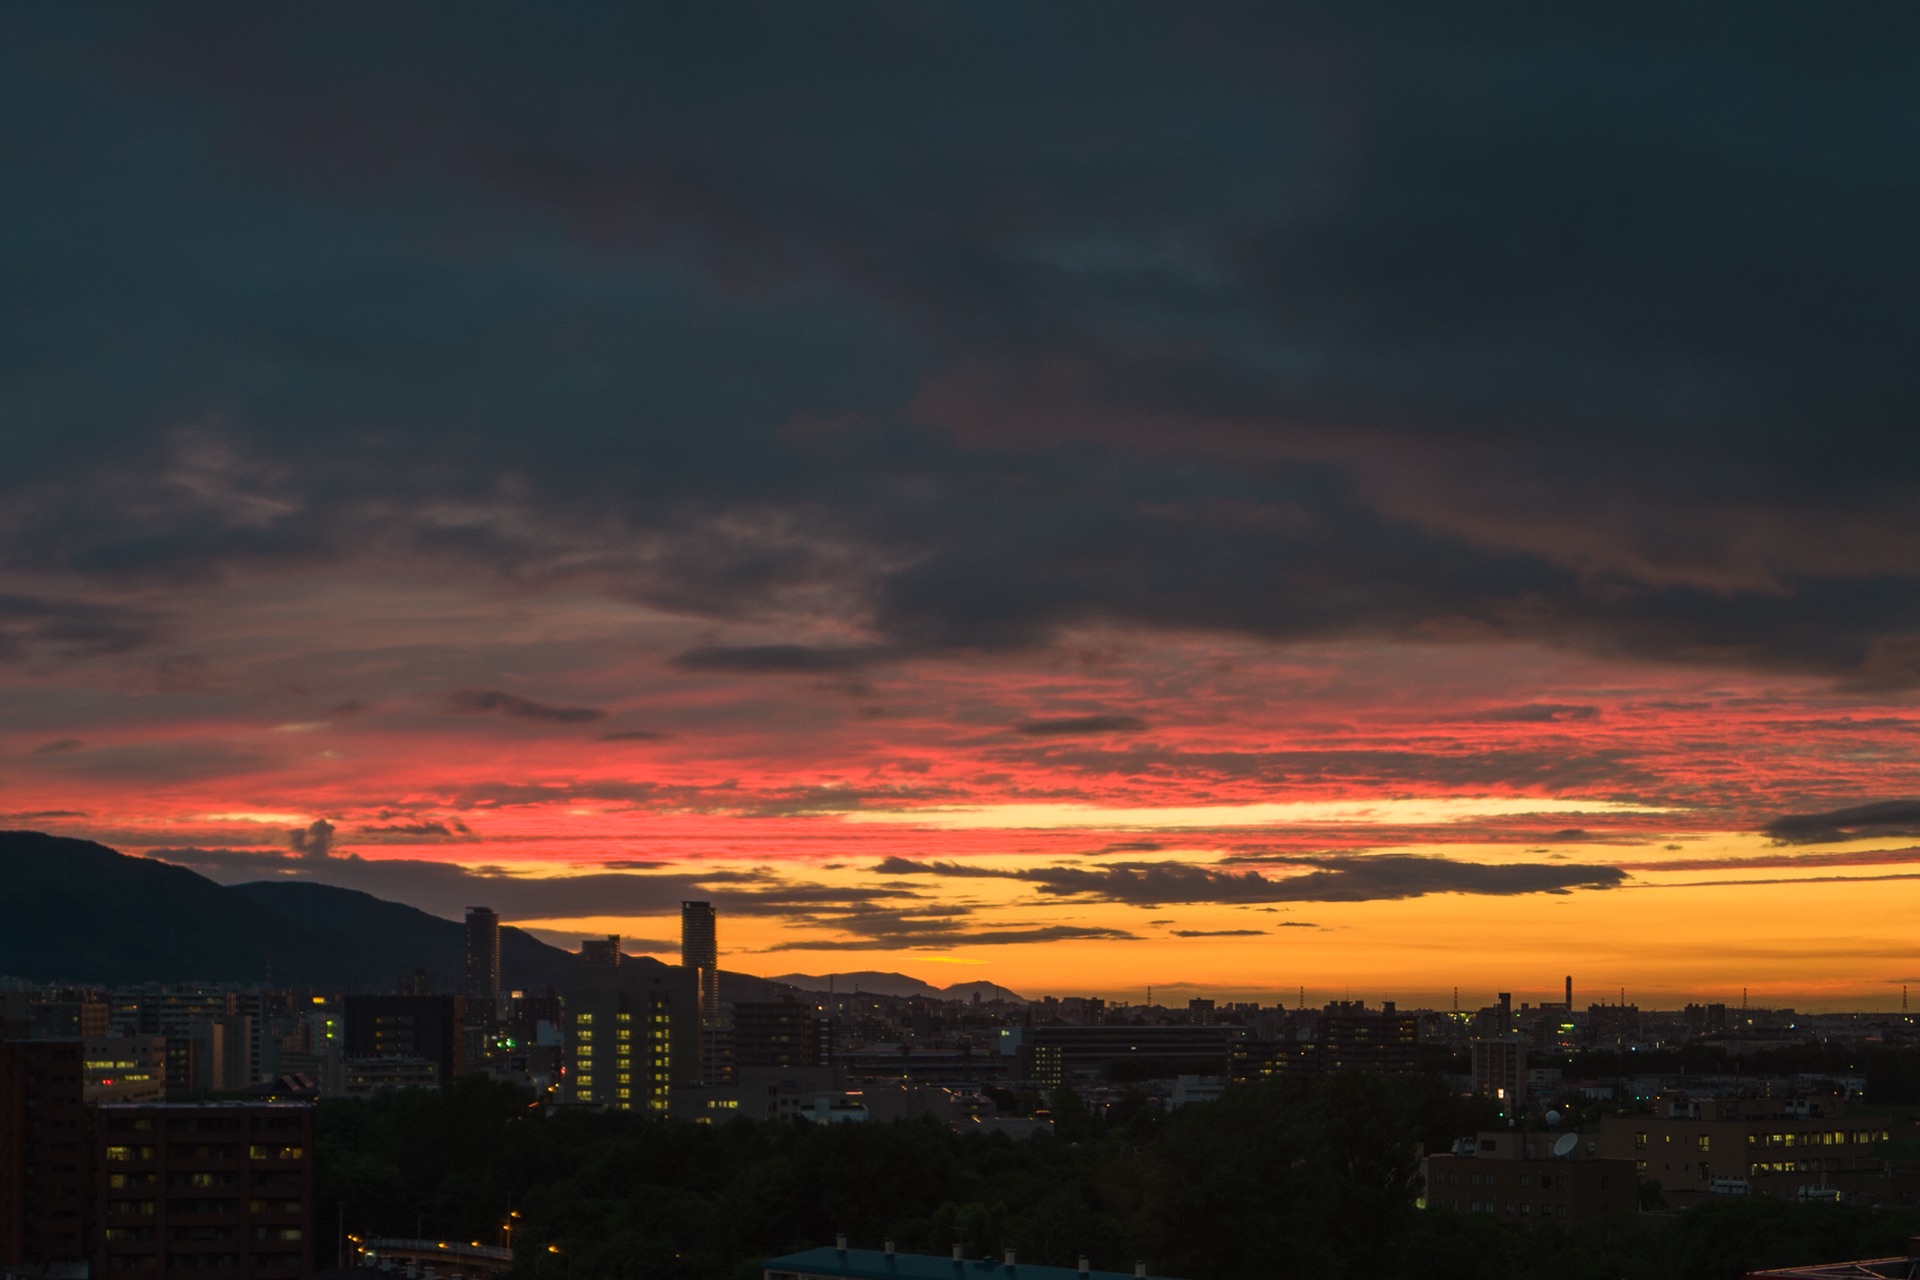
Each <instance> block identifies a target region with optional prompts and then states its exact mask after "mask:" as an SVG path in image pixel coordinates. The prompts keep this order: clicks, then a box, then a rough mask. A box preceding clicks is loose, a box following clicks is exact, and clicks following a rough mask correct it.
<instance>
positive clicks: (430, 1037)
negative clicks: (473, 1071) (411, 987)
mask: <svg viewBox="0 0 1920 1280" xmlns="http://www.w3.org/2000/svg"><path fill="white" fill-rule="evenodd" d="M466 1003H467V1002H466V999H465V998H464V997H462V996H348V997H347V998H346V1001H345V1016H344V1021H345V1024H346V1052H345V1057H346V1066H347V1069H348V1071H351V1070H352V1069H353V1064H354V1060H355V1059H377V1058H399V1059H409V1058H410V1059H418V1060H421V1061H425V1062H431V1063H432V1064H434V1067H435V1071H436V1081H437V1083H438V1084H439V1085H440V1086H441V1087H442V1088H445V1087H446V1086H447V1085H450V1084H452V1083H453V1082H454V1081H455V1080H456V1079H458V1078H459V1077H460V1075H461V1074H462V1073H463V1072H464V1071H465V1070H466V1065H467V1057H466V1049H467V1037H466V1024H467V1008H466Z"/></svg>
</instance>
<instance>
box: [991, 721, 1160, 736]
mask: <svg viewBox="0 0 1920 1280" xmlns="http://www.w3.org/2000/svg"><path fill="white" fill-rule="evenodd" d="M1013 728H1014V732H1015V733H1022V734H1025V735H1026V736H1027V737H1029V738H1085V737H1094V736H1098V735H1102V734H1109V733H1144V732H1145V731H1146V728H1147V722H1146V721H1145V720H1142V719H1141V718H1140V717H1139V716H1056V717H1053V718H1051V719H1045V720H1022V721H1021V722H1020V723H1019V724H1017V725H1015V726H1014V727H1013Z"/></svg>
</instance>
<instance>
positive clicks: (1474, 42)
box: [0, 3, 1920, 719]
mask: <svg viewBox="0 0 1920 1280" xmlns="http://www.w3.org/2000/svg"><path fill="white" fill-rule="evenodd" d="M454 12H456V11H452V10H448V11H446V12H442V11H441V10H440V9H439V8H438V7H436V6H431V5H428V6H421V7H417V8H408V9H404V10H395V9H391V8H384V7H375V6H354V5H346V6H328V7H326V8H324V9H320V8H303V7H299V6H242V5H212V6H200V7H195V8H193V9H190V10H175V9H160V10H151V9H148V8H146V7H141V6H124V7H121V8H118V9H106V10H100V11H97V12H96V11H95V10H92V9H88V10H87V11H85V12H82V11H80V10H76V9H73V8H72V7H70V6H42V7H40V8H38V9H35V10H33V11H30V12H27V13H24V14H22V15H21V16H20V17H19V19H18V21H17V22H16V23H15V24H14V26H13V28H11V29H10V37H11V38H10V39H9V40H8V41H7V42H6V47H5V48H4V49H0V59H5V62H4V64H0V109H4V110H5V111H6V112H7V114H8V117H9V118H15V119H31V120H34V121H36V122H37V127H36V129H35V130H33V131H32V132H31V133H30V134H28V135H25V136H23V137H22V138H20V139H19V140H18V142H17V145H15V146H14V147H13V148H12V149H11V150H10V152H9V156H8V158H9V169H10V172H11V173H12V174H13V175H14V178H15V181H14V182H13V183H12V184H11V198H10V199H9V201H8V202H7V203H6V206H5V209H4V211H0V219H4V222H3V223H0V246H4V247H3V248H0V271H3V272H4V273H5V275H6V277H7V278H8V280H9V285H10V287H9V289H8V291H7V302H6V303H4V304H0V333H4V335H5V338H6V341H5V342H0V352H5V353H6V354H5V355H4V356H0V361H4V362H5V363H4V365H3V366H0V372H4V374H5V376H4V378H0V385H4V386H5V387H7V388H8V389H7V391H6V392H5V393H3V394H0V421H5V422H6V423H7V424H8V426H7V435H8V457H7V466H6V467H5V468H4V471H0V569H4V570H11V571H18V572H22V573H30V574H33V575H35V578H36V581H39V580H45V581H49V582H51V581H56V580H58V581H60V582H63V583H64V584H65V586H64V587H63V588H61V592H60V593H59V595H58V598H51V597H43V596H42V595H40V594H36V595H35V596H34V597H32V598H31V599H30V600H25V603H24V605H23V603H22V601H23V599H25V598H24V597H22V598H16V597H0V660H4V661H21V660H23V659H25V658H26V657H28V656H30V655H34V654H38V653H43V652H45V653H53V654H66V655H72V654H86V653H119V652H126V651H129V650H131V649H132V648H135V647H137V646H139V645H141V644H145V643H149V642H151V640H152V639H153V638H154V636H155V634H156V631H157V628H158V625H159V623H158V620H156V619H153V618H150V617H146V616H144V615H140V614H136V613H128V612H125V611H122V610H120V609H118V608H117V607H115V606H111V605H108V604H104V603H101V601H102V600H103V598H104V593H105V592H107V591H109V590H117V589H119V588H121V587H123V586H125V585H127V584H181V583H188V584H192V583H202V584H204V583H218V582H219V581H221V580H222V579H223V575H226V574H230V573H233V572H236V571H240V570H249V571H260V570H273V569H300V568H310V567H312V566H316V565H323V564H331V563H335V562H338V561H341V560H360V559H370V558H371V557H374V556H376V555H378V556H383V557H385V556H391V555H394V554H411V555H416V556H420V557H424V558H429V559H432V560H434V561H435V562H436V563H437V562H439V561H441V560H444V559H446V558H454V559H457V560H459V561H461V562H463V563H466V564H469V565H471V566H475V567H477V568H479V569H481V570H484V571H486V572H488V573H495V574H498V575H500V576H501V578H502V579H503V580H505V581H508V582H512V583H514V584H516V585H520V586H537V585H540V584H543V583H552V582H558V581H562V580H573V579H584V580H587V581H589V582H591V583H592V584H593V585H594V586H595V587H596V588H597V589H599V590H602V591H605V592H607V593H610V594H612V595H615V596H617V597H619V598H622V599H628V600H634V601H638V602H641V603H644V604H648V605H651V606H654V607H658V608H664V609H669V610H673V611H676V612H680V613H693V614H698V615H702V616H706V617H710V618H714V619H719V620H722V621H725V620H732V619H764V618H765V617H767V616H769V615H777V614H780V613H782V612H783V611H790V612H793V613H795V614H798V615H802V616H801V617H800V618H799V621H801V622H803V623H806V622H818V621H820V620H822V619H830V620H833V621H835V622H847V621H852V622H853V623H855V624H857V625H860V626H864V627H866V628H867V629H868V630H869V631H870V632H871V633H872V637H873V644H872V645H871V646H870V647H866V646H859V645H855V644H852V643H851V642H850V643H849V645H848V646H847V647H843V648H828V649H820V648H813V647H809V646H805V645H798V644H795V645H755V646H733V645H727V644H724V643H715V644H712V645H709V646H705V647H702V648H699V649H695V650H691V651H688V652H687V653H684V654H682V655H681V656H680V658H679V659H678V665H679V666H680V667H681V668H682V669H686V670H690V671H712V672H730V673H740V672H793V673H808V672H813V673H818V672H843V671H848V670H853V669H856V668H858V667H860V666H863V665H867V664H868V663H870V662H872V661H875V660H877V659H878V657H879V656H880V655H883V654H906V655H911V654H916V653H922V652H927V651H932V650H938V649H942V648H961V649H975V648H1006V647H1017V646H1027V645H1036V644H1044V643H1047V642H1048V641H1049V640H1050V639H1051V638H1052V637H1053V636H1054V635H1055V634H1056V633H1057V632H1058V631H1059V629H1060V628H1062V627H1066V626H1070V625H1073V624H1077V623H1083V622H1090V621H1094V622H1106V621H1112V622H1119V623H1132V624H1139V625H1148V626H1170V627H1181V628H1206V629H1217V630H1225V631H1233V632H1240V633H1246V634H1253V635H1258V636H1263V637H1272V638H1277V639H1283V640H1284V639H1296V638H1326V637H1335V638H1338V637H1349V636H1356V635H1366V636H1390V637H1398V638H1403V639H1411V640H1430V639H1447V638H1453V637H1458V636H1462V635H1469V636H1485V637H1515V638H1523V639H1534V640H1540V641H1545V642H1548V643H1553V644H1562V645H1572V646H1578V647H1582V648H1586V649H1590V650H1594V651H1598V652H1602V653H1606V654H1609V655H1626V656H1632V657H1641V658H1648V659H1656V660H1662V661H1676V660H1677V661H1688V662H1700V663H1726V664H1738V665H1745V666H1752V667H1763V668H1770V669H1783V670H1794V671H1805V672H1818V673H1827V674H1831V675H1834V676H1839V677H1843V678H1846V679H1850V680H1853V681H1855V682H1857V683H1860V684H1863V685H1911V684H1913V683H1915V682H1916V681H1920V642H1916V641H1915V640H1914V639H1913V637H1915V636H1916V635H1920V590H1917V589H1916V588H1917V587H1920V578H1917V577H1916V575H1915V573H1914V571H1913V569H1912V567H1911V566H1912V565H1913V564H1914V563H1916V560H1917V558H1920V531H1916V530H1915V529H1914V528H1913V526H1912V522H1911V520H1910V518H1909V516H1908V513H1907V502H1908V496H1909V495H1910V494H1911V493H1912V491H1913V489H1914V487H1915V485H1916V483H1920V436H1916V435H1915V433H1914V432H1913V431H1912V429H1911V424H1912V422H1913V421H1914V420H1915V418H1916V416H1920V375H1916V373H1915V371H1914V367H1913V363H1912V361H1911V359H1910V358H1909V353H1910V352H1911V350H1912V349H1913V347H1914V345H1915V340H1916V338H1917V337H1920V323H1916V321H1917V318H1920V301H1916V299H1920V263H1917V262H1916V260H1915V259H1914V257H1913V255H1912V254H1911V253H1910V252H1909V247H1908V241H1909V238H1910V228H1911V226H1912V225H1913V224H1914V223H1915V221H1916V220H1920V171H1916V170H1915V168H1914V166H1913V165H1912V164H1911V163H1909V159H1910V157H1911V155H1912V154H1913V153H1914V151H1915V149H1916V144H1917V143H1920V112H1916V110H1915V95H1916V93H1920V90H1916V88H1915V84H1914V81H1913V78H1912V76H1911V75H1910V67H1911V63H1912V58H1913V53H1914V51H1915V49H1916V48H1920V38H1917V36H1920V18H1916V16H1915V15H1914V14H1912V13H1909V12H1907V11H1903V10H1902V11H1895V10H1875V11H1872V12H1871V14H1869V13H1867V12H1865V11H1861V12H1848V13H1846V14H1843V15H1841V16H1839V17H1837V18H1836V17H1834V16H1833V15H1830V14H1825V13H1822V14H1818V15H1815V14H1813V13H1811V12H1807V13H1799V12H1795V11H1793V10H1786V9H1781V10H1771V11H1767V12H1764V13H1760V12H1755V11H1753V10H1752V9H1751V8H1750V7H1740V8H1734V7H1732V6H1715V5H1708V6H1705V7H1695V8H1692V9H1689V10H1688V11H1687V12H1686V13H1683V14H1673V13H1663V14H1662V15H1661V17H1660V19H1659V20H1658V22H1657V23H1655V22H1652V21H1646V22H1637V21H1635V20H1634V19H1633V18H1632V17H1630V16H1623V15H1620V14H1616V13H1608V14H1606V15H1597V14H1587V13H1582V12H1578V11H1565V12H1562V11H1554V12H1544V11H1543V12H1540V13H1536V14H1533V15H1531V16H1530V18H1529V20H1528V21H1526V22H1524V23H1517V22H1514V21H1512V20H1511V18H1510V16H1509V15H1502V14H1495V13H1491V12H1488V13H1484V14H1480V15H1477V16H1476V15H1466V16H1458V15H1455V16H1453V17H1451V18H1445V19H1443V18H1442V17H1440V16H1439V15H1437V14H1435V13H1434V12H1432V11H1431V10H1430V9H1428V8H1425V7H1422V6H1416V5H1399V6H1394V5H1389V6H1384V7H1372V8H1368V9H1366V10H1364V11H1361V10H1332V11H1328V12H1326V13H1321V12H1316V11H1312V10H1308V9H1301V8H1298V7H1286V6H1270V7H1267V8H1264V9H1262V8H1258V7H1250V8H1241V9H1236V10H1233V11H1225V10H1218V9H1211V8H1180V7H1171V8H1170V7H1165V6H1146V5H1134V4H1119V5H1112V4H1101V5H1097V6H1095V5H1090V4H1071V3H1068V4H1060V5H1047V6H1015V5H995V4H985V5H977V6H968V7H966V8H964V9H961V8H955V9H944V10H925V9H920V8H900V7H896V6H884V5H878V4H872V5H868V4H829V5H819V6H806V7H797V6H765V5H750V4H728V3H719V4H713V5H706V6H700V7H698V8H696V9H655V8H650V7H646V6H639V7H635V6H624V5H610V4H609V5H597V6H575V7H572V8H570V9H569V10H567V11H566V12H565V13H562V14H543V15H541V17H540V19H539V20H537V21H536V20H532V19H529V18H527V17H526V16H525V15H521V14H516V13H514V12H512V11H508V10H487V11H482V12H475V11H471V10H466V9H463V10H459V11H457V14H458V25H459V30H460V32H461V36H460V38H459V39H457V40H450V39H448V38H447V35H446V33H447V30H448V21H449V16H448V15H449V14H450V13H454ZM984 84H991V85H992V91H991V92H990V93H989V92H985V91H983V89H982V87H981V86H982V85H984ZM747 371H750V372H747ZM793 634H817V632H815V631H804V632H803V631H802V630H800V629H796V631H795V632H794V633H793ZM1553 718H1555V719H1558V718H1561V717H1559V716H1558V715H1555V716H1554V717H1553Z"/></svg>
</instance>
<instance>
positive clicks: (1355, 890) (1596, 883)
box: [874, 853, 1627, 906]
mask: <svg viewBox="0 0 1920 1280" xmlns="http://www.w3.org/2000/svg"><path fill="white" fill-rule="evenodd" d="M1267 861H1268V862H1269V863H1273V864H1280V863H1284V864H1287V865H1290V866H1294V867H1300V868H1304V870H1302V871H1301V872H1300V873H1299V874H1297V875H1289V876H1271V877H1270V876H1263V875H1261V874H1260V873H1259V872H1257V871H1231V870H1219V869H1215V868H1211V867H1200V866H1192V865H1190V864H1186V863H1178V862H1139V863H1117V864H1111V863H1110V864H1107V865H1105V866H1100V867H1094V868H1086V867H1035V868H1023V869H1019V870H1005V871H1003V870H998V869H995V868H989V867H980V866H973V865H969V864H966V863H954V862H915V861H912V860H910V859H906V858H887V859H885V860H883V861H882V862H881V863H879V864H878V865H876V866H875V868H874V870H875V871H876V872H878V873H880V874H893V875H909V874H911V875H937V876H947V877H978V878H995V879H1005V880H1022V881H1025V882H1027V883H1029V884H1033V885H1036V886H1038V888H1039V890H1040V892H1042V893H1046V894H1053V895H1056V896H1060V897H1082V898H1091V899H1096V900H1099V901H1103V902H1124V903H1129V904H1131V905H1134V906H1162V905H1170V904H1173V903H1191V902H1217V903H1262V902H1376V901H1385V900H1393V899H1400V898H1419V897H1425V896H1426V895H1428V894H1434V893H1467V894H1487V895H1494V896H1502V897H1504V896H1510V895H1514V894H1527V893H1554V894H1559V893H1569V892H1571V891H1572V890H1575V889H1611V888H1615V887H1617V886H1619V885H1621V884H1623V883H1624V882H1625V881H1626V879H1627V875H1626V873H1625V872H1624V871H1622V870H1620V869H1619V868H1618V867H1606V866H1579V865H1575V864H1572V863H1555V864H1551V865H1547V864H1541V863H1504V864H1503V863H1484V862H1456V861H1453V860H1452V859H1449V858H1433V857H1424V856H1421V855H1417V854H1386V853H1379V854H1365V855H1353V856H1346V857H1299V856H1278V857H1273V858H1269V859H1267Z"/></svg>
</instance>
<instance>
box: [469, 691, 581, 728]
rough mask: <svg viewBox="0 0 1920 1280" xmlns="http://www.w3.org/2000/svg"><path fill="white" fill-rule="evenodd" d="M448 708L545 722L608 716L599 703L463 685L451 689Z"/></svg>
mask: <svg viewBox="0 0 1920 1280" xmlns="http://www.w3.org/2000/svg"><path fill="white" fill-rule="evenodd" d="M447 710H449V711H451V712H453V713H455V714H456V715H468V716H473V715H501V716H506V717H508V718H509V719H513V720H535V721H540V722H542V723H545V724H591V723H593V722H594V721H595V720H604V719H606V718H607V713H606V712H604V711H602V710H600V709H599V708H598V707H562V706H554V705H552V704H550V703H545V702H535V701H534V700H533V699H531V698H523V697H521V696H520V695H519V694H515V693H503V692H501V691H500V690H498V689H461V690H458V691H457V692H454V693H450V694H448V695H447Z"/></svg>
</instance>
